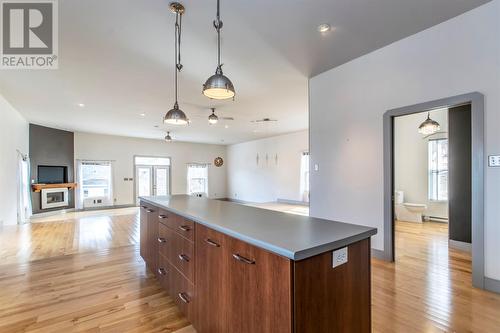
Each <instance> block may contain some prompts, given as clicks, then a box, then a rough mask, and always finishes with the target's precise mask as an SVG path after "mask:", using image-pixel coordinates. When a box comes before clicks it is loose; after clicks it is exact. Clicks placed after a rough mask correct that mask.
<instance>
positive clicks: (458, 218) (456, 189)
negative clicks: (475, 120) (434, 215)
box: [448, 104, 472, 243]
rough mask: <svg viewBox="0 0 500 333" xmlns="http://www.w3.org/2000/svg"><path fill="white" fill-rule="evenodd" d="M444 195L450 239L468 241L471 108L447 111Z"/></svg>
mask: <svg viewBox="0 0 500 333" xmlns="http://www.w3.org/2000/svg"><path fill="white" fill-rule="evenodd" d="M448 126H449V128H448V132H449V134H448V151H449V152H448V154H449V156H448V170H449V171H448V177H449V179H448V183H449V185H448V193H449V203H448V204H449V234H450V239H451V240H454V241H459V242H465V243H470V242H471V241H472V193H471V190H472V189H471V186H472V163H471V156H472V146H471V140H472V136H471V135H472V133H471V105H470V104H469V105H461V106H457V107H454V108H450V109H449V115H448Z"/></svg>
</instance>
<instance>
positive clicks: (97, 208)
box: [75, 204, 137, 212]
mask: <svg viewBox="0 0 500 333" xmlns="http://www.w3.org/2000/svg"><path fill="white" fill-rule="evenodd" d="M130 207H137V206H136V205H134V204H127V205H114V206H102V207H89V208H82V209H76V210H75V211H77V212H90V211H93V210H108V209H119V208H130Z"/></svg>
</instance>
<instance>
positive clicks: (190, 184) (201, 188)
mask: <svg viewBox="0 0 500 333" xmlns="http://www.w3.org/2000/svg"><path fill="white" fill-rule="evenodd" d="M187 190H188V194H189V195H191V194H205V195H206V196H208V165H207V164H188V170H187Z"/></svg>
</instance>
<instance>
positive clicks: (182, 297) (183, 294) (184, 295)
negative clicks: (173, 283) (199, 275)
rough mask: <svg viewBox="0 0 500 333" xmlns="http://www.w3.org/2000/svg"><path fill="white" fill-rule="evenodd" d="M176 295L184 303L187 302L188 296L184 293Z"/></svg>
mask: <svg viewBox="0 0 500 333" xmlns="http://www.w3.org/2000/svg"><path fill="white" fill-rule="evenodd" d="M178 296H179V298H180V299H181V301H183V302H184V303H186V304H188V303H189V297H188V295H187V294H186V293H179V294H178Z"/></svg>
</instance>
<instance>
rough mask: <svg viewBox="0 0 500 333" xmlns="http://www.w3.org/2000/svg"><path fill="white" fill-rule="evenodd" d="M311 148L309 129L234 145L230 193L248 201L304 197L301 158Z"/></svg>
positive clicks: (230, 150) (231, 148) (230, 160)
mask: <svg viewBox="0 0 500 333" xmlns="http://www.w3.org/2000/svg"><path fill="white" fill-rule="evenodd" d="M308 150H309V131H308V130H305V131H300V132H295V133H291V134H285V135H280V136H274V137H270V138H266V139H260V140H254V141H248V142H244V143H239V144H234V145H230V146H229V147H228V150H227V157H228V169H227V172H228V176H227V177H228V197H229V198H230V199H235V200H242V201H248V202H274V201H276V200H278V199H285V200H292V201H302V194H301V193H300V159H301V155H302V154H301V153H302V152H303V151H308ZM257 155H258V157H257ZM266 156H267V157H266Z"/></svg>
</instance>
